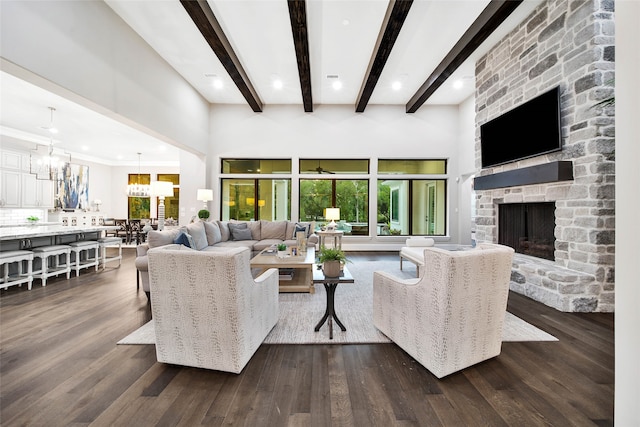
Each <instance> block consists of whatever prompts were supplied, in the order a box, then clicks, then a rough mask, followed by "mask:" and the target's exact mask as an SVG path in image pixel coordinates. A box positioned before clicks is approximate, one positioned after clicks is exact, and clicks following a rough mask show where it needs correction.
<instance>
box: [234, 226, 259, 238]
mask: <svg viewBox="0 0 640 427" xmlns="http://www.w3.org/2000/svg"><path fill="white" fill-rule="evenodd" d="M231 234H232V235H233V240H255V239H252V238H251V230H250V229H248V228H232V229H231Z"/></svg>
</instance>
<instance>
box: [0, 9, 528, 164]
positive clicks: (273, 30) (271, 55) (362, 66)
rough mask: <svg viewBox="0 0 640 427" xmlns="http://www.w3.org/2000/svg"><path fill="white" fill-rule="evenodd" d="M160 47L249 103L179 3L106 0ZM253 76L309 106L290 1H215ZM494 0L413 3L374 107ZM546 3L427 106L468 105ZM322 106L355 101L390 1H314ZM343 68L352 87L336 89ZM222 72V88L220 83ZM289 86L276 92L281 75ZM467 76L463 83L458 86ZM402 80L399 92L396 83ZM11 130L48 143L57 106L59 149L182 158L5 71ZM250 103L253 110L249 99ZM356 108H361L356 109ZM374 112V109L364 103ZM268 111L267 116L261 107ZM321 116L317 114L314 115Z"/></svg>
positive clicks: (401, 97) (417, 81)
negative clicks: (490, 57) (494, 54)
mask: <svg viewBox="0 0 640 427" xmlns="http://www.w3.org/2000/svg"><path fill="white" fill-rule="evenodd" d="M105 1H106V3H107V4H108V5H109V6H110V7H111V8H112V9H113V10H114V11H115V12H116V13H117V14H118V15H120V16H121V17H122V19H123V20H124V21H125V22H126V23H127V24H128V25H129V26H131V28H133V29H134V30H135V31H136V32H137V33H138V34H139V35H140V36H141V37H142V38H143V39H144V40H145V41H146V42H147V43H148V44H149V45H150V46H151V47H152V48H153V49H155V50H156V51H157V52H158V53H159V54H160V55H161V56H162V57H163V58H164V59H165V60H166V61H167V62H168V63H169V64H170V65H171V66H172V67H173V68H174V69H175V70H176V71H177V72H178V73H180V74H181V75H182V76H183V77H184V78H185V79H186V80H187V81H188V82H189V83H190V84H191V85H192V86H193V87H194V88H195V89H196V90H198V91H199V92H200V93H201V94H202V96H203V97H204V98H205V99H207V100H208V101H209V102H211V103H227V104H246V101H245V99H244V97H243V96H242V95H241V93H240V91H239V90H238V89H237V88H236V86H235V85H234V84H233V82H232V80H231V78H230V77H229V76H228V75H227V73H226V71H225V70H224V68H223V66H222V64H221V63H220V61H219V60H218V58H217V57H216V56H215V54H214V53H213V52H212V50H211V48H210V47H209V45H208V44H207V43H206V42H205V40H204V38H203V37H202V35H201V34H200V33H199V31H198V30H197V28H196V27H195V24H194V23H193V22H192V21H191V19H190V18H189V16H188V15H187V13H186V11H185V10H184V8H183V7H182V5H181V4H180V2H179V1H178V0H170V1H169V0H167V1H130V0H105ZM208 3H209V5H210V6H211V9H212V10H213V11H214V13H215V15H216V18H217V19H218V21H219V22H220V25H221V27H222V29H223V30H224V32H225V34H226V36H227V38H228V39H229V41H230V43H231V45H232V47H233V49H234V51H235V53H236V54H237V56H238V58H239V59H240V61H241V63H242V66H243V67H244V69H245V71H246V73H247V75H248V77H249V79H250V81H251V83H252V84H253V86H254V87H255V89H256V91H257V93H258V95H259V97H260V99H261V100H262V102H263V105H264V107H263V109H264V110H267V109H268V108H269V105H270V104H271V105H274V104H296V105H300V109H301V110H302V108H303V107H302V96H301V92H300V83H299V79H298V69H297V62H296V55H295V51H294V46H293V39H292V34H291V24H290V22H289V12H288V9H287V4H286V1H284V0H209V1H208ZM488 3H489V1H488V0H447V1H445V0H414V3H413V5H412V6H411V9H410V11H409V14H408V16H407V19H406V21H405V23H404V26H403V27H402V30H401V32H400V34H399V36H398V39H397V41H396V43H395V45H394V48H393V50H392V52H391V55H390V56H389V59H388V61H387V63H386V65H385V68H384V70H383V72H382V75H381V76H380V79H379V80H378V84H377V86H376V88H375V90H374V92H373V95H372V96H371V98H370V100H369V105H372V104H386V105H402V106H404V105H405V104H406V103H407V102H408V101H409V100H410V98H411V97H412V96H413V95H414V94H415V92H416V91H417V90H418V89H419V88H420V86H422V84H423V83H424V81H425V80H426V79H427V77H428V76H429V75H430V74H431V72H432V71H433V70H434V68H435V67H436V66H437V65H438V64H439V63H440V61H441V60H442V59H443V57H444V56H445V55H446V54H447V53H448V52H449V50H450V49H451V48H452V47H453V45H454V44H455V43H456V42H457V41H458V40H459V38H460V37H461V36H462V34H463V33H464V32H465V31H466V30H467V28H468V27H469V25H470V24H471V23H472V22H473V21H474V20H475V19H476V18H477V17H478V15H479V14H480V13H481V12H482V10H483V9H484V8H485V7H486V5H487V4H488ZM539 3H540V0H525V1H524V2H523V4H522V5H520V6H519V7H518V8H517V9H516V11H515V12H513V13H512V15H511V16H510V17H509V18H508V19H507V21H505V22H504V23H503V25H502V26H501V27H500V28H499V29H498V31H496V32H495V33H494V34H493V35H492V36H490V38H489V39H487V40H486V41H485V42H484V43H483V45H482V46H481V47H480V48H479V49H478V50H477V51H476V52H475V53H474V54H473V55H472V56H471V57H470V58H469V59H468V60H467V61H466V62H465V63H464V64H463V65H462V66H461V67H460V68H459V69H458V70H457V71H456V72H455V73H454V74H453V75H452V76H451V77H450V78H449V79H448V80H447V81H446V82H445V84H444V85H443V86H442V87H441V88H440V89H438V90H437V91H436V92H435V93H434V95H433V96H432V97H431V98H430V99H429V100H428V101H427V102H426V103H427V104H454V105H455V104H459V103H460V102H461V101H463V100H464V99H466V98H467V97H469V96H471V95H472V94H473V91H474V84H475V81H474V78H473V75H474V67H475V61H476V59H478V58H479V57H480V56H481V55H483V54H484V53H486V51H487V50H488V49H489V48H490V47H491V46H493V45H494V44H495V43H496V42H497V41H498V40H499V39H500V38H502V37H503V36H504V35H505V34H506V33H507V32H508V31H510V30H511V29H513V28H514V27H515V26H516V25H517V24H518V23H519V22H521V21H522V20H523V19H524V18H525V17H526V16H527V15H528V14H530V13H531V12H532V11H533V9H534V8H535V7H536V6H537V5H538V4H539ZM306 6H307V24H308V39H309V55H310V68H311V76H312V79H311V83H312V95H313V103H314V105H318V104H351V105H355V104H356V102H357V99H358V94H359V92H360V88H361V85H362V83H363V80H364V78H365V73H366V71H367V67H368V65H369V61H370V58H371V56H372V53H373V49H374V47H375V43H376V40H377V38H378V33H379V32H380V27H381V25H382V22H383V19H384V15H385V12H386V9H387V6H388V1H387V0H340V1H338V0H307V2H306ZM327 75H337V76H338V78H339V80H340V81H341V82H342V84H343V87H342V89H340V90H334V89H333V88H332V86H331V83H332V82H333V81H334V80H335V78H331V79H329V78H327ZM216 79H221V80H222V83H223V87H222V88H221V89H217V88H215V87H214V86H213V83H214V80H216ZM275 79H279V80H281V81H282V82H283V87H282V89H280V90H277V89H275V88H274V87H273V81H274V80H275ZM457 80H460V81H462V82H463V84H464V85H463V87H462V88H461V89H454V88H453V83H454V82H455V81H457ZM396 81H399V82H400V83H401V84H402V87H401V88H400V89H399V90H394V89H392V88H391V85H392V83H393V82H396ZM0 85H1V87H0V88H1V89H2V95H1V97H2V99H1V101H2V110H1V111H2V112H1V115H0V126H1V127H0V130H1V131H2V134H3V135H7V136H11V137H14V138H18V139H23V140H29V141H37V140H39V141H40V142H44V143H46V142H47V141H48V133H47V131H46V130H44V129H41V128H40V127H41V126H46V125H47V124H48V122H49V110H48V109H47V107H48V106H50V105H53V106H55V107H56V108H57V111H56V113H55V115H54V121H55V124H56V127H58V128H59V129H60V134H58V136H56V137H57V138H58V139H59V142H58V143H57V144H56V145H57V146H59V147H61V148H64V149H65V150H67V151H70V152H71V153H72V155H73V156H74V157H75V158H85V159H87V160H91V161H97V162H100V163H105V164H110V165H116V164H137V161H138V157H137V155H136V154H135V153H137V152H142V153H143V154H142V161H143V163H154V164H172V162H173V163H174V164H175V159H176V158H177V157H178V150H177V149H176V148H174V147H171V146H168V145H167V144H166V143H164V142H160V141H158V140H156V139H154V138H152V137H151V136H148V135H145V134H143V133H142V132H139V131H137V130H134V129H131V128H129V127H126V126H125V125H123V124H120V123H118V122H116V121H114V120H112V119H109V118H107V117H105V116H103V115H101V114H99V113H96V112H94V111H91V110H89V109H86V108H84V107H81V106H79V105H77V104H75V103H73V102H71V101H69V100H65V99H63V98H61V97H59V96H57V95H54V94H52V93H50V92H48V91H46V90H44V89H41V88H38V87H36V86H34V85H32V84H30V83H26V82H24V81H21V80H19V79H17V78H15V77H13V76H11V75H9V74H7V73H4V72H2V73H1V74H0ZM247 108H250V107H249V106H247ZM354 111H355V107H354ZM365 112H366V110H365ZM256 114H259V113H256ZM309 114H313V113H309Z"/></svg>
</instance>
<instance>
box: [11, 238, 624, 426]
mask: <svg viewBox="0 0 640 427" xmlns="http://www.w3.org/2000/svg"><path fill="white" fill-rule="evenodd" d="M124 255H125V259H124V261H123V264H122V266H121V267H120V268H113V267H110V268H107V270H106V271H104V272H102V271H100V272H98V273H94V272H87V271H86V270H84V271H82V272H81V275H80V277H78V278H75V277H72V278H71V279H70V280H66V279H64V278H61V279H55V280H50V281H48V282H47V286H46V287H44V288H42V287H41V286H40V283H39V281H37V284H34V286H33V290H31V291H28V290H26V287H23V288H15V287H14V288H10V289H9V290H7V291H1V292H0V344H1V350H0V424H1V425H2V426H18V425H28V426H79V425H95V426H129V425H132V426H133V425H135V426H154V425H161V426H174V425H179V426H196V425H223V424H225V425H226V424H236V425H248V426H332V425H333V426H409V425H413V426H479V425H485V426H543V425H547V426H549V425H551V426H567V425H576V426H590V425H597V426H608V425H613V401H614V398H613V380H614V342H613V336H614V335H613V327H614V325H613V315H612V314H597V313H595V314H569V313H560V312H557V311H555V310H553V309H551V308H549V307H546V306H544V305H542V304H540V303H537V302H534V301H532V300H530V299H528V298H526V297H523V296H521V295H518V294H513V293H512V294H511V295H510V296H509V310H510V311H511V312H512V313H514V314H515V315H517V316H519V317H521V318H522V319H524V320H526V321H528V322H530V323H532V324H534V325H536V326H538V327H539V328H541V329H543V330H545V331H547V332H549V333H551V334H553V335H554V336H556V337H557V338H559V342H524V343H516V342H508V343H504V344H503V347H502V354H501V355H500V356H498V357H496V358H494V359H491V360H488V361H485V362H483V363H480V364H478V365H476V366H474V367H471V368H468V369H466V370H464V371H462V372H459V373H456V374H453V375H450V376H448V377H446V378H444V379H442V380H438V379H436V378H435V377H434V376H433V375H432V374H431V373H429V372H428V371H427V370H426V369H424V368H423V367H422V366H421V365H419V364H418V363H416V362H415V361H414V360H413V359H412V358H411V357H409V356H408V355H407V354H406V353H404V352H403V351H402V350H401V349H399V348H398V347H397V346H395V345H394V344H376V345H263V346H261V347H260V348H259V349H258V351H257V352H256V354H255V355H254V357H253V358H252V360H251V361H250V363H249V364H248V365H247V367H246V368H245V369H244V370H243V372H242V373H241V374H240V375H235V374H228V373H222V372H216V371H207V370H202V369H195V368H187V367H180V366H174V365H165V364H160V363H157V362H156V359H155V349H154V346H152V345H121V346H118V345H116V342H117V341H118V340H120V339H121V338H123V337H124V336H126V335H127V334H129V333H130V332H132V331H133V330H135V329H136V328H138V327H140V326H141V325H143V324H144V323H146V322H147V321H148V320H149V319H150V316H151V313H150V310H149V306H148V305H147V298H146V296H145V294H144V292H142V290H139V291H137V290H136V281H135V277H136V275H135V267H134V265H133V262H134V257H135V251H134V250H131V249H126V250H125V251H124ZM349 257H350V259H352V260H353V261H354V262H357V261H358V260H378V259H380V260H382V259H385V260H386V259H393V260H397V253H366V252H362V253H350V254H349ZM111 265H112V266H113V265H114V264H111Z"/></svg>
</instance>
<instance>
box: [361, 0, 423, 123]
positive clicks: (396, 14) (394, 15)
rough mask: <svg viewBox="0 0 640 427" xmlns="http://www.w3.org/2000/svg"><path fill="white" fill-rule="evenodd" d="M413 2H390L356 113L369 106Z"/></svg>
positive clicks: (397, 0)
mask: <svg viewBox="0 0 640 427" xmlns="http://www.w3.org/2000/svg"><path fill="white" fill-rule="evenodd" d="M412 4H413V0H391V1H390V2H389V6H388V7H387V13H386V14H385V16H384V21H383V22H382V26H381V27H380V34H379V35H378V40H377V41H376V46H375V48H374V52H375V53H374V54H373V55H372V56H371V60H370V61H369V66H368V67H367V72H366V73H365V76H366V78H365V80H364V82H363V83H362V87H361V88H360V93H359V94H358V101H357V103H356V113H362V112H364V109H365V108H366V107H367V104H368V103H369V99H370V98H371V95H372V94H373V90H374V89H375V88H376V84H378V79H379V78H380V75H381V74H382V70H383V69H384V66H385V64H386V63H387V59H389V55H391V49H393V45H394V44H395V42H396V40H397V39H398V35H399V34H400V30H401V29H402V26H403V25H404V21H405V19H406V18H407V15H408V14H409V9H410V8H411V5H412Z"/></svg>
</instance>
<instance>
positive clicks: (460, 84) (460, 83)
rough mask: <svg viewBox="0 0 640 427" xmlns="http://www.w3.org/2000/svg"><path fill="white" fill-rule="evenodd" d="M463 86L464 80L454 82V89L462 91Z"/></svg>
mask: <svg viewBox="0 0 640 427" xmlns="http://www.w3.org/2000/svg"><path fill="white" fill-rule="evenodd" d="M463 86H464V82H463V81H462V80H456V81H454V82H453V88H454V89H462V87H463Z"/></svg>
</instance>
